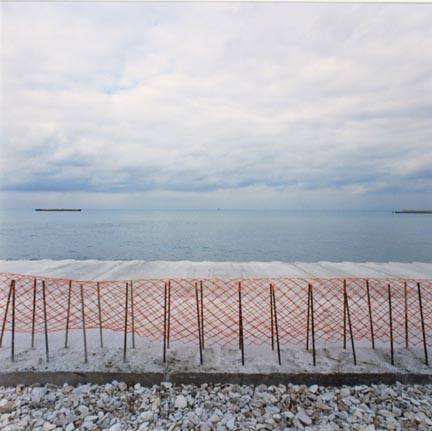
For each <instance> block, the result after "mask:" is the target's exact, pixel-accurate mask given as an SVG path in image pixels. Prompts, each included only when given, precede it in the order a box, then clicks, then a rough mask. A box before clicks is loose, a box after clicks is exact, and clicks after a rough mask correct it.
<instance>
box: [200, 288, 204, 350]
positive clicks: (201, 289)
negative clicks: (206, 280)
mask: <svg viewBox="0 0 432 431" xmlns="http://www.w3.org/2000/svg"><path fill="white" fill-rule="evenodd" d="M200 296H201V345H202V348H203V349H204V286H203V282H202V280H201V281H200Z"/></svg>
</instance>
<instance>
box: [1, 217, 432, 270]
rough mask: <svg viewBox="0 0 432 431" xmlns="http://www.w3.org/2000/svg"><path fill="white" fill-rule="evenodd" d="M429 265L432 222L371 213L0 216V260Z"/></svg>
mask: <svg viewBox="0 0 432 431" xmlns="http://www.w3.org/2000/svg"><path fill="white" fill-rule="evenodd" d="M42 258H47V259H105V260H111V259H113V260H114V259H121V260H123V259H128V260H129V259H144V260H193V261H203V260H212V261H273V260H282V261H296V260H297V261H306V262H315V261H318V260H329V261H368V260H369V261H378V262H386V261H401V262H411V261H426V262H430V261H431V259H432V215H424V214H392V213H391V212H376V211H364V212H361V211H357V212H354V211H345V212H342V211H223V210H221V211H140V210H127V211H126V210H84V211H82V212H80V213H77V212H58V213H57V212H35V211H33V210H2V211H1V212H0V259H42Z"/></svg>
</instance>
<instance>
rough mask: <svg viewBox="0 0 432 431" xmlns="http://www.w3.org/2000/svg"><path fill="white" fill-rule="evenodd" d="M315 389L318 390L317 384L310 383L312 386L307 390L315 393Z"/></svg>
mask: <svg viewBox="0 0 432 431" xmlns="http://www.w3.org/2000/svg"><path fill="white" fill-rule="evenodd" d="M317 391H318V385H312V386H309V392H310V393H311V394H316V393H317Z"/></svg>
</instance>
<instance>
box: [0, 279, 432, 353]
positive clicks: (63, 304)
mask: <svg viewBox="0 0 432 431" xmlns="http://www.w3.org/2000/svg"><path fill="white" fill-rule="evenodd" d="M13 281H14V285H15V309H14V311H15V313H14V317H15V331H17V332H31V331H32V328H33V327H34V331H35V332H43V331H44V324H45V314H44V301H43V284H44V285H45V304H46V321H47V327H48V331H49V332H52V331H64V330H65V328H66V324H67V322H68V326H69V329H79V328H81V327H82V321H83V315H82V310H83V309H84V316H85V325H86V328H88V329H91V328H99V327H102V328H103V329H109V330H113V331H124V328H125V309H126V283H127V286H128V287H127V288H128V291H127V297H128V301H127V310H128V317H127V319H128V320H127V322H128V325H127V331H128V332H131V331H134V333H135V334H137V335H139V336H143V337H146V338H148V339H149V340H152V341H161V340H162V339H163V337H164V321H165V322H166V325H168V326H169V333H170V335H169V336H170V340H171V341H181V342H185V343H187V342H194V343H196V342H197V333H198V329H197V328H198V323H197V321H198V319H197V313H202V318H203V326H204V337H205V343H206V345H226V344H235V343H238V340H239V286H240V291H241V311H242V324H243V338H244V343H245V344H254V345H261V344H264V343H270V340H271V331H272V312H271V306H270V304H271V302H270V301H271V299H270V284H272V285H273V286H274V292H275V295H274V296H275V301H276V302H275V304H276V306H277V307H276V309H277V321H278V331H279V339H280V343H281V345H282V346H283V345H289V344H301V343H305V340H306V332H307V316H308V286H309V285H311V286H312V291H313V307H314V323H315V328H314V329H315V341H316V343H317V344H319V343H321V344H324V343H329V342H330V343H333V342H335V343H340V342H342V341H343V337H344V314H345V313H344V284H345V286H346V292H347V298H348V306H349V312H350V316H351V322H352V329H353V335H354V338H355V339H356V341H361V340H363V341H366V342H370V341H371V338H372V332H373V335H374V340H375V341H376V342H387V341H388V340H389V334H390V330H389V328H390V304H389V290H390V295H391V313H392V329H393V338H394V343H395V344H399V345H405V343H406V341H407V339H408V343H409V345H410V346H417V345H421V344H422V343H423V342H424V338H426V340H427V343H428V344H429V345H430V344H431V342H432V336H431V337H429V334H430V332H431V329H432V280H414V279H382V278H380V279H377V278H370V279H367V280H366V279H360V278H347V279H340V278H331V279H325V278H311V279H307V278H275V279H269V278H258V279H226V280H225V279H202V280H199V279H170V280H168V279H167V280H162V279H154V280H150V279H143V280H133V281H100V282H95V281H74V280H66V279H55V278H48V277H46V278H40V277H38V278H35V277H33V276H29V275H18V274H9V273H0V319H1V322H0V323H4V330H5V331H8V330H10V329H11V325H12V319H13V314H12V306H13V301H12V297H13V295H12V293H11V292H12V289H11V286H12V285H13ZM81 286H82V292H83V296H82V297H81ZM167 286H169V300H168V299H167V306H166V307H164V301H165V292H166V289H167ZM201 286H202V311H201V308H200V307H201V299H200V298H201ZM389 286H390V288H389ZM196 289H197V290H196ZM368 290H369V295H368ZM197 292H198V293H199V295H198V298H199V299H198V301H199V307H197ZM419 293H420V296H421V302H422V310H421V309H420V301H419V300H420V297H419ZM8 298H9V301H8ZM69 298H70V301H69ZM8 303H9V308H8ZM7 308H8V313H7V314H5V312H6V309H7ZM197 310H199V311H197ZM168 312H169V316H167V313H168ZM421 312H422V314H423V322H422V319H421ZM33 321H34V325H33ZM345 321H346V320H345ZM422 323H423V326H422ZM423 327H424V329H425V331H424V332H423V330H422V329H423Z"/></svg>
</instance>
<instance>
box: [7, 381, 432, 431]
mask: <svg viewBox="0 0 432 431" xmlns="http://www.w3.org/2000/svg"><path fill="white" fill-rule="evenodd" d="M431 404H432V385H402V384H400V383H397V384H395V385H390V386H387V385H371V386H366V385H361V386H352V387H349V386H342V387H322V386H318V385H312V386H309V387H308V386H305V385H292V384H289V385H287V386H285V385H278V386H265V385H259V386H239V385H231V384H226V385H220V384H216V385H211V384H203V385H201V386H195V385H181V386H175V385H173V384H172V383H168V382H166V383H162V384H161V385H155V386H153V387H143V386H141V385H140V384H136V385H135V386H129V387H128V386H127V385H126V383H123V382H116V381H114V382H112V383H109V384H105V385H93V384H85V385H78V386H76V387H74V386H70V385H67V384H65V385H64V386H60V387H59V386H54V385H49V384H48V385H45V386H38V385H32V386H24V385H18V386H16V387H0V429H2V430H5V431H6V430H8V431H13V430H15V431H18V430H28V429H32V430H40V431H50V430H57V431H58V430H66V431H73V430H75V429H81V430H109V431H122V430H150V429H155V430H190V429H196V430H200V431H210V430H217V431H219V430H220V431H222V430H246V429H249V430H273V429H277V430H294V429H307V430H318V429H319V430H363V431H372V430H378V429H386V430H402V429H412V430H430V429H432V409H431Z"/></svg>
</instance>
